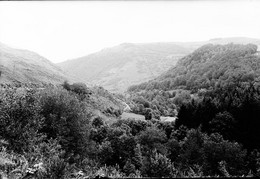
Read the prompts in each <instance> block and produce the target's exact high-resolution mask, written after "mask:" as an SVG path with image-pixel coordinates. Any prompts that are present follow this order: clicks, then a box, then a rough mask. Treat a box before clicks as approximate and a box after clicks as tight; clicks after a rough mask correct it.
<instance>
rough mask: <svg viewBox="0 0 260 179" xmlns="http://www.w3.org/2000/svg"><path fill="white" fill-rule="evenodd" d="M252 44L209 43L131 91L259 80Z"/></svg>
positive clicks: (259, 64) (258, 61)
mask: <svg viewBox="0 0 260 179" xmlns="http://www.w3.org/2000/svg"><path fill="white" fill-rule="evenodd" d="M256 52H257V46H256V45H253V44H248V45H238V44H227V45H213V44H207V45H204V46H202V47H201V48H199V49H197V50H195V51H194V52H193V53H191V54H189V55H187V56H186V57H184V58H182V59H180V60H179V61H178V63H177V64H176V66H175V67H173V68H171V69H169V70H168V71H166V72H165V73H163V74H162V75H160V76H159V77H157V78H155V79H154V80H151V81H149V82H146V83H143V84H140V85H136V86H132V87H130V88H129V91H141V90H154V89H159V90H166V91H167V90H172V89H186V90H196V89H201V88H210V87H214V86H217V85H225V84H229V83H233V82H235V81H236V80H239V81H242V82H243V81H247V82H248V81H258V80H259V77H260V57H259V55H257V54H256Z"/></svg>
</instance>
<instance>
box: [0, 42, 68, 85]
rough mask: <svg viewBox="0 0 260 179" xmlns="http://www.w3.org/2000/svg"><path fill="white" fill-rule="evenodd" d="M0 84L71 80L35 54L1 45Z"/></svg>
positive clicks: (57, 68)
mask: <svg viewBox="0 0 260 179" xmlns="http://www.w3.org/2000/svg"><path fill="white" fill-rule="evenodd" d="M0 71H1V77H0V83H8V84H13V83H36V84H37V83H53V84H56V83H62V82H63V81H64V80H66V79H68V80H71V79H72V78H70V77H68V76H67V75H66V74H65V73H64V72H63V71H62V70H61V69H60V68H59V67H58V66H56V65H55V64H53V63H51V62H50V61H49V60H47V59H46V58H44V57H42V56H40V55H38V54H37V53H35V52H31V51H28V50H20V49H14V48H11V47H8V46H6V45H4V44H2V43H0Z"/></svg>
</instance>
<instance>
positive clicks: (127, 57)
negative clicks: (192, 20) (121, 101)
mask: <svg viewBox="0 0 260 179" xmlns="http://www.w3.org/2000/svg"><path fill="white" fill-rule="evenodd" d="M190 51H191V50H190V49H187V48H184V47H181V46H179V45H176V44H174V43H151V44H130V43H125V44H121V45H119V46H116V47H112V48H107V49H104V50H101V51H100V52H97V53H94V54H91V55H88V56H85V57H81V58H78V59H74V60H69V61H65V62H63V63H60V64H58V65H59V66H60V67H61V68H62V69H63V70H64V71H65V72H67V73H68V74H74V75H75V76H77V77H78V78H80V79H83V80H84V82H90V83H93V84H96V85H101V86H103V87H104V88H106V89H108V90H110V91H112V92H123V91H124V90H126V88H127V87H128V86H130V85H132V84H138V83H141V82H144V81H148V80H150V79H152V78H154V77H156V76H158V75H160V74H161V73H162V72H164V71H166V70H167V69H169V68H170V67H171V66H173V65H174V64H175V63H176V62H177V60H178V59H179V58H180V57H183V56H184V55H186V54H188V53H189V52H190Z"/></svg>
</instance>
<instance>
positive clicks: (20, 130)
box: [0, 44, 260, 179]
mask: <svg viewBox="0 0 260 179" xmlns="http://www.w3.org/2000/svg"><path fill="white" fill-rule="evenodd" d="M256 51H257V47H256V46H255V45H252V44H249V45H235V44H228V45H205V46H203V47H201V48H199V49H197V50H196V51H195V52H193V53H192V54H190V55H188V56H186V57H184V58H182V59H181V60H180V61H179V62H178V64H177V65H176V66H175V67H174V68H172V69H170V70H169V71H167V72H166V73H165V74H163V75H162V76H159V77H158V78H156V79H155V80H153V81H149V82H147V83H143V84H140V85H136V86H132V87H130V88H129V92H128V94H127V95H126V96H120V95H113V94H110V93H108V92H106V90H104V89H102V88H96V89H90V88H87V87H86V86H85V85H84V84H80V83H77V84H69V83H68V82H64V83H63V84H61V85H43V86H41V87H39V86H33V85H28V86H18V87H17V86H10V85H1V88H0V145H1V146H0V147H1V151H0V167H1V168H0V170H1V171H2V173H1V175H2V176H6V177H8V178H23V177H25V176H27V175H32V176H33V177H35V178H53V179H55V178H57V179H58V178H59V179H60V178H64V179H69V178H91V177H96V176H106V177H113V178H116V177H136V178H138V177H203V176H215V177H216V176H222V177H231V176H244V177H248V176H260V145H259V144H260V132H259V130H258V128H259V126H260V122H259V116H260V86H259V85H260V83H259V81H258V80H259V72H260V71H259V70H260V68H259V67H260V58H259V56H258V55H256ZM108 99H109V100H108ZM120 100H121V101H125V102H126V103H127V104H129V106H130V108H131V110H132V112H134V113H137V114H142V115H145V119H146V120H137V119H130V118H129V119H121V114H122V112H123V107H122V106H121V104H120ZM97 109H99V111H96V110H97ZM98 114H102V115H98ZM160 116H173V117H176V121H174V122H162V121H161V120H160ZM110 118H111V119H112V118H113V120H112V122H111V120H110Z"/></svg>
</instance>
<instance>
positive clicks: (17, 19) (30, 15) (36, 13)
mask: <svg viewBox="0 0 260 179" xmlns="http://www.w3.org/2000/svg"><path fill="white" fill-rule="evenodd" d="M259 21H260V1H257V0H254V1H253V0H248V1H246V0H245V1H228V2H226V1H182V2H181V1H141V2H138V1H108V2H107V1H98V2H94V1H63V2H61V1H28V2H24V1H23V2H21V1H20V2H19V1H15V2H11V1H4V2H3V1H1V2H0V42H2V43H5V44H7V45H9V46H11V47H15V48H22V49H28V50H32V51H35V52H37V53H39V54H40V55H42V56H44V57H46V58H48V59H49V60H51V61H53V62H55V63H56V62H61V61H64V60H67V59H72V58H76V57H80V56H84V55H87V54H90V53H93V52H96V51H99V50H101V49H103V48H106V47H111V46H115V45H118V44H120V43H124V42H133V43H134V42H171V41H203V40H208V39H211V38H218V37H235V36H244V37H252V38H259V39H260V22H259Z"/></svg>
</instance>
